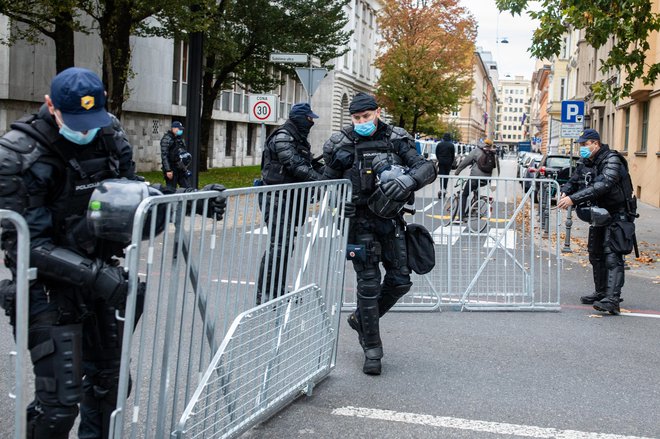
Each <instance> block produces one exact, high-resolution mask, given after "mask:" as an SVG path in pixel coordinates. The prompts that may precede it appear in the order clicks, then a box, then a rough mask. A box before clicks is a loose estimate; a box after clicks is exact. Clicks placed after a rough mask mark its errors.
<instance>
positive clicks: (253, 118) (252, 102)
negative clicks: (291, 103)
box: [248, 95, 277, 122]
mask: <svg viewBox="0 0 660 439" xmlns="http://www.w3.org/2000/svg"><path fill="white" fill-rule="evenodd" d="M248 103H249V106H250V109H249V112H248V113H249V119H250V122H276V121H277V114H276V113H277V112H276V108H277V96H275V95H250V96H249V100H248Z"/></svg>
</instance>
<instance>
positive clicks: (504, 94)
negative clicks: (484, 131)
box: [495, 76, 531, 144]
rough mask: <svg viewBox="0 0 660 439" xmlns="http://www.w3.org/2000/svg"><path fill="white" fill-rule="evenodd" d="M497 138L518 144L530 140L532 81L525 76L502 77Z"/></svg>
mask: <svg viewBox="0 0 660 439" xmlns="http://www.w3.org/2000/svg"><path fill="white" fill-rule="evenodd" d="M497 95H498V96H499V102H498V104H497V125H496V129H495V131H496V135H495V137H496V140H497V141H498V142H499V143H508V144H517V143H518V142H523V141H527V140H529V136H530V98H531V82H530V81H529V80H527V79H525V78H524V77H523V76H516V77H514V78H511V77H509V76H507V77H505V78H502V79H500V81H499V85H498V91H497Z"/></svg>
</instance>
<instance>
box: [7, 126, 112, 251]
mask: <svg viewBox="0 0 660 439" xmlns="http://www.w3.org/2000/svg"><path fill="white" fill-rule="evenodd" d="M11 127H12V128H13V129H15V130H20V131H23V132H25V133H26V134H28V135H29V136H30V137H32V138H33V139H35V140H36V141H38V142H40V143H41V144H42V145H43V146H44V147H45V148H46V149H47V150H48V151H49V154H50V155H52V156H53V157H54V158H56V160H55V163H56V164H57V165H56V166H55V167H56V169H58V171H57V172H58V173H59V175H58V177H59V178H61V181H62V185H61V186H60V187H59V188H55V189H54V199H53V200H47V201H48V206H49V210H50V211H51V214H52V221H53V226H54V230H55V234H54V235H55V236H54V238H55V244H56V245H70V246H71V245H72V246H75V247H81V246H82V247H83V249H84V250H86V251H92V249H93V247H94V243H92V242H87V244H86V245H85V243H84V242H81V239H83V240H84V241H86V239H84V237H83V235H88V233H87V227H86V224H85V219H86V214H87V207H88V204H89V198H90V196H91V194H92V192H93V191H94V189H95V188H96V187H97V186H98V185H99V184H100V183H101V182H102V181H103V180H106V179H109V178H118V177H119V176H120V172H119V152H118V151H117V146H116V144H115V142H114V140H113V139H114V130H113V129H112V127H104V128H102V129H101V131H100V134H99V135H97V137H96V138H95V139H94V140H93V141H92V142H91V143H90V144H89V145H84V146H79V145H75V144H73V143H71V142H69V141H67V140H65V139H64V138H63V137H62V136H60V135H59V132H58V131H57V129H56V127H54V126H53V125H51V124H49V123H48V122H46V121H45V120H43V119H39V118H37V117H35V116H34V115H33V116H28V117H25V118H23V119H20V120H19V121H17V122H15V123H13V124H12V126H11ZM51 160H52V158H51ZM45 201H46V200H44V202H45ZM30 205H31V206H32V207H34V203H32V202H31V203H30ZM84 247H87V248H84Z"/></svg>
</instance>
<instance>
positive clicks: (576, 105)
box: [561, 101, 584, 123]
mask: <svg viewBox="0 0 660 439" xmlns="http://www.w3.org/2000/svg"><path fill="white" fill-rule="evenodd" d="M583 120H584V101H561V121H562V123H581V122H583Z"/></svg>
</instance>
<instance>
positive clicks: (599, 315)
mask: <svg viewBox="0 0 660 439" xmlns="http://www.w3.org/2000/svg"><path fill="white" fill-rule="evenodd" d="M589 318H591V319H601V318H603V315H602V314H589Z"/></svg>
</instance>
